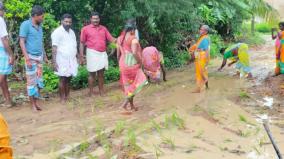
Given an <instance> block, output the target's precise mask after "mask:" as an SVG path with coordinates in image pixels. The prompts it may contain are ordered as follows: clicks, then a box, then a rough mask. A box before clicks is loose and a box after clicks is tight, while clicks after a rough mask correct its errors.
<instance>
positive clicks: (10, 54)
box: [1, 36, 14, 65]
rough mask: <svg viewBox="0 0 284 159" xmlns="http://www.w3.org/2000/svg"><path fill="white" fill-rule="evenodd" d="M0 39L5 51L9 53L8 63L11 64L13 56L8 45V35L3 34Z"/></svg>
mask: <svg viewBox="0 0 284 159" xmlns="http://www.w3.org/2000/svg"><path fill="white" fill-rule="evenodd" d="M1 40H2V43H3V45H4V48H5V50H6V51H7V52H8V54H9V58H10V59H9V63H10V64H11V65H13V64H14V56H13V51H12V49H11V47H10V45H9V39H8V36H5V37H3V38H1Z"/></svg>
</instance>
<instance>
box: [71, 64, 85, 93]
mask: <svg viewBox="0 0 284 159" xmlns="http://www.w3.org/2000/svg"><path fill="white" fill-rule="evenodd" d="M88 76H89V72H88V70H87V68H86V66H80V67H79V69H78V74H77V76H76V77H73V78H72V80H71V87H72V88H73V89H80V88H86V87H87V86H88Z"/></svg>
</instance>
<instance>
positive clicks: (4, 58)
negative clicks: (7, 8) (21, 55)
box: [0, 2, 14, 107]
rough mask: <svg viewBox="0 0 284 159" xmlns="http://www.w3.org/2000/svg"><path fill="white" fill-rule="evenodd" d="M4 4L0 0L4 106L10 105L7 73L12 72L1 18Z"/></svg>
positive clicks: (0, 80) (0, 73)
mask: <svg viewBox="0 0 284 159" xmlns="http://www.w3.org/2000/svg"><path fill="white" fill-rule="evenodd" d="M3 16H4V5H3V3H2V2H0V38H1V39H0V86H1V89H2V92H3V96H4V98H5V103H4V104H3V105H4V106H8V107H10V106H12V100H11V97H10V92H9V90H8V83H7V75H9V74H11V73H12V65H13V63H14V58H13V52H12V50H11V47H10V46H9V39H8V32H7V26H6V23H5V21H4V19H3Z"/></svg>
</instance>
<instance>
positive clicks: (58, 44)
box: [51, 14, 78, 102]
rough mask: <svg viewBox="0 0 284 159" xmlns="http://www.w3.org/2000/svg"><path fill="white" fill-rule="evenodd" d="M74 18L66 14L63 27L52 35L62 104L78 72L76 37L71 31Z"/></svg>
mask: <svg viewBox="0 0 284 159" xmlns="http://www.w3.org/2000/svg"><path fill="white" fill-rule="evenodd" d="M71 25H72V17H71V15H70V14H64V15H63V16H62V18H61V26H59V27H58V28H56V29H55V30H54V31H53V33H52V34H51V39H52V59H53V65H54V71H55V74H56V75H58V76H59V77H60V81H59V95H60V100H61V102H66V100H67V99H68V97H69V92H70V87H69V84H70V80H71V77H72V76H76V75H77V72H78V62H77V57H76V55H77V53H78V50H77V42H76V35H75V33H74V31H73V30H72V29H71Z"/></svg>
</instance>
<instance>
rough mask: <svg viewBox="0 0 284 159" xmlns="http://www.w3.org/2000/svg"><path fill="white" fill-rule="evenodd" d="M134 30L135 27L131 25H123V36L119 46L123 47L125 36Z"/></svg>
mask: <svg viewBox="0 0 284 159" xmlns="http://www.w3.org/2000/svg"><path fill="white" fill-rule="evenodd" d="M135 29H136V25H135V24H133V23H126V24H125V25H124V31H123V32H124V35H123V39H122V42H121V45H123V43H124V40H125V37H126V34H127V33H128V32H130V31H133V30H135Z"/></svg>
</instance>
